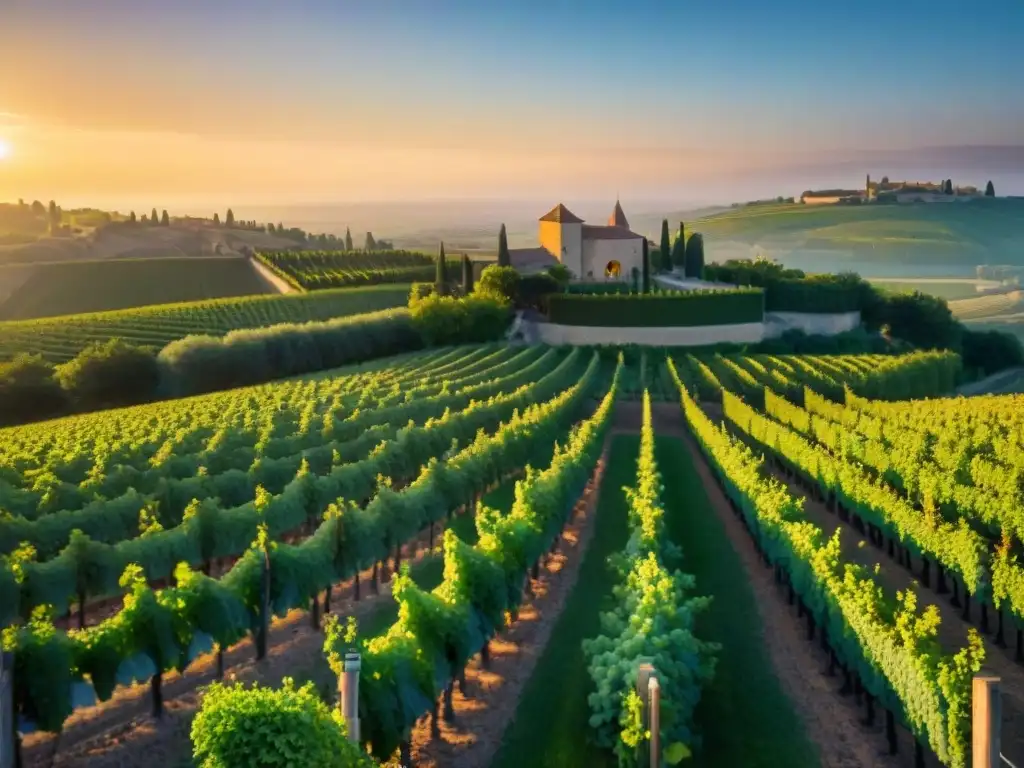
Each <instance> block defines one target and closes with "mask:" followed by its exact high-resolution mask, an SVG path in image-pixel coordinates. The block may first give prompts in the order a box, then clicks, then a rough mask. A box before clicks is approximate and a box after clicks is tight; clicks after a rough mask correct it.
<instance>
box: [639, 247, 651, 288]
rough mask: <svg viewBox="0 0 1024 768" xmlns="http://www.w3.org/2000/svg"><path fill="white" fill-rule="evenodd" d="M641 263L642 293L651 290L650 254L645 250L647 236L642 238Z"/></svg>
mask: <svg viewBox="0 0 1024 768" xmlns="http://www.w3.org/2000/svg"><path fill="white" fill-rule="evenodd" d="M641 253H642V254H643V263H642V265H641V266H642V275H643V291H644V293H650V292H651V254H650V251H648V250H647V238H646V237H645V238H644V244H643V250H642V251H641Z"/></svg>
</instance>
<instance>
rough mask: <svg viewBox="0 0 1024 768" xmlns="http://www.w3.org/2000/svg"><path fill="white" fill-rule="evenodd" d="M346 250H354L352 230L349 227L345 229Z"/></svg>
mask: <svg viewBox="0 0 1024 768" xmlns="http://www.w3.org/2000/svg"><path fill="white" fill-rule="evenodd" d="M345 250H346V251H351V250H352V230H351V229H349V228H348V227H345Z"/></svg>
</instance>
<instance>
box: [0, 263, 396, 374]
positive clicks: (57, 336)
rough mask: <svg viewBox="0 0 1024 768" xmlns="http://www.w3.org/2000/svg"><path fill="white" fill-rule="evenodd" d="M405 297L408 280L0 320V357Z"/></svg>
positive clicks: (48, 353)
mask: <svg viewBox="0 0 1024 768" xmlns="http://www.w3.org/2000/svg"><path fill="white" fill-rule="evenodd" d="M62 266H64V265H62ZM0 269H2V268H0ZM408 296H409V286H408V285H402V284H391V285H374V286H365V287H360V288H343V289H338V290H330V291H316V292H315V293H299V294H288V295H281V294H272V295H266V296H245V297H242V298H228V299H213V300H209V301H197V302H186V303H179V304H163V305H157V306H148V307H139V308H135V309H124V310H117V311H111V312H95V313H84V314H75V315H65V316H62V317H53V318H41V319H36V320H22V321H12V322H0V360H3V359H8V358H11V357H13V356H14V355H16V354H18V353H19V352H29V353H38V354H42V355H43V356H44V357H46V358H47V359H49V360H51V361H53V362H61V361H64V360H68V359H70V358H72V357H74V356H75V355H76V354H77V353H78V352H79V351H80V350H81V349H82V348H83V347H85V346H86V345H87V344H89V343H91V342H94V341H105V340H106V339H109V338H113V337H115V336H116V337H120V338H123V339H125V340H126V341H129V342H131V343H134V344H139V345H146V346H153V347H162V346H164V345H165V344H168V343H169V342H171V341H174V340H175V339H180V338H182V337H184V336H188V335H189V334H194V333H206V334H211V335H214V336H219V335H222V334H225V333H227V332H229V331H232V330H237V329H240V328H259V327H262V326H267V325H274V324H276V323H303V322H308V321H310V320H327V319H329V318H332V317H343V316H346V315H353V314H361V313H363V312H374V311H377V310H381V309H390V308H393V307H400V306H405V304H406V302H407V300H408Z"/></svg>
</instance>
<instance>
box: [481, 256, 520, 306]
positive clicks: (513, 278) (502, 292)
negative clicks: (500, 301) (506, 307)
mask: <svg viewBox="0 0 1024 768" xmlns="http://www.w3.org/2000/svg"><path fill="white" fill-rule="evenodd" d="M519 281H520V277H519V272H517V271H516V269H515V267H499V266H497V265H492V266H490V267H485V268H484V271H483V272H481V273H480V280H479V282H477V284H476V288H475V290H474V292H475V293H480V294H489V295H492V296H499V297H504V298H505V299H506V300H507V301H509V302H511V303H512V304H515V302H516V301H517V300H518V299H519Z"/></svg>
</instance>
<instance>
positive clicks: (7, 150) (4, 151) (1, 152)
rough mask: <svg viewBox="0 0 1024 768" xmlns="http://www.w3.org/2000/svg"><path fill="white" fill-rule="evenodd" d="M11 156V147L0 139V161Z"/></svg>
mask: <svg viewBox="0 0 1024 768" xmlns="http://www.w3.org/2000/svg"><path fill="white" fill-rule="evenodd" d="M10 154H11V145H10V144H8V143H7V141H5V140H4V139H2V138H0V160H6V159H7V158H8V156H9V155H10Z"/></svg>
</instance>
